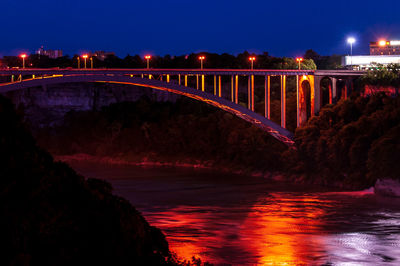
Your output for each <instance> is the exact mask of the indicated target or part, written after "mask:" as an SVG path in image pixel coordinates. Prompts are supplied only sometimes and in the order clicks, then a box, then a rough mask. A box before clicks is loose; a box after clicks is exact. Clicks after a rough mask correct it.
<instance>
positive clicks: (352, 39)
mask: <svg viewBox="0 0 400 266" xmlns="http://www.w3.org/2000/svg"><path fill="white" fill-rule="evenodd" d="M347 42H348V43H349V44H353V43H355V42H356V39H355V38H354V37H349V38H347Z"/></svg>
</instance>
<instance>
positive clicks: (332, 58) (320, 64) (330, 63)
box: [304, 49, 342, 69]
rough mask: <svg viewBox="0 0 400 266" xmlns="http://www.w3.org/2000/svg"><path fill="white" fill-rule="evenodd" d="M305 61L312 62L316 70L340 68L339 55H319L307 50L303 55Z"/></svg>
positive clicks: (340, 58) (340, 60)
mask: <svg viewBox="0 0 400 266" xmlns="http://www.w3.org/2000/svg"><path fill="white" fill-rule="evenodd" d="M304 58H305V59H309V60H313V62H314V63H315V65H316V66H317V68H318V69H338V68H342V56H341V55H335V54H334V55H329V56H323V55H319V54H318V53H317V52H315V51H314V50H311V49H310V50H307V51H306V52H305V54H304Z"/></svg>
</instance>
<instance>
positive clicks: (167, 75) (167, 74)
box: [167, 74, 169, 83]
mask: <svg viewBox="0 0 400 266" xmlns="http://www.w3.org/2000/svg"><path fill="white" fill-rule="evenodd" d="M167 83H169V75H168V74H167Z"/></svg>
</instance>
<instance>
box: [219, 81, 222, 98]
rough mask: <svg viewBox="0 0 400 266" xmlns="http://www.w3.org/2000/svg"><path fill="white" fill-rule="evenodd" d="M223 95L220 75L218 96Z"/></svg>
mask: <svg viewBox="0 0 400 266" xmlns="http://www.w3.org/2000/svg"><path fill="white" fill-rule="evenodd" d="M221 96H222V84H221V76H218V97H221Z"/></svg>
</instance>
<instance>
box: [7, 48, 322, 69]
mask: <svg viewBox="0 0 400 266" xmlns="http://www.w3.org/2000/svg"><path fill="white" fill-rule="evenodd" d="M199 55H204V56H205V57H206V59H205V60H204V68H239V69H248V68H250V61H249V57H250V56H256V61H255V62H254V68H258V69H261V68H262V69H297V68H298V64H297V63H296V60H295V59H294V58H288V57H282V58H280V57H273V56H270V55H269V54H268V53H267V52H264V53H262V54H259V55H256V54H251V53H248V52H246V51H245V52H243V53H241V54H238V55H237V56H234V55H230V54H227V53H223V54H215V53H192V54H188V55H180V56H171V55H165V56H153V57H152V58H151V62H150V67H151V68H187V69H196V68H200V61H199V58H198V57H199ZM78 57H79V55H74V56H73V57H72V58H71V57H69V56H63V57H60V58H57V59H51V58H49V57H48V56H44V55H41V56H39V55H29V56H28V58H27V59H26V60H25V62H26V66H27V67H33V68H54V67H60V68H66V67H72V68H77V67H78V59H77V58H78ZM1 61H2V64H3V66H8V67H22V59H21V58H19V57H16V56H5V57H4V58H3V59H2V60H1ZM80 61H81V62H80V63H81V68H83V59H81V60H80ZM93 65H94V67H95V68H146V60H145V59H144V58H143V57H141V56H139V55H135V56H131V55H127V56H126V57H124V58H119V57H117V56H115V55H109V56H107V57H106V58H105V60H99V59H98V58H97V57H96V56H94V57H93ZM87 67H88V68H89V67H90V63H89V61H88V63H87ZM301 67H302V69H316V65H315V64H314V61H313V60H312V59H306V60H304V61H303V62H302V65H301Z"/></svg>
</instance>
